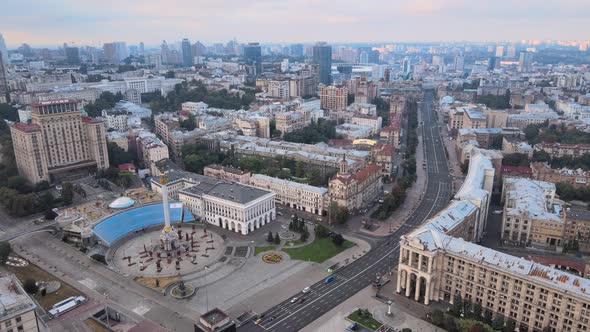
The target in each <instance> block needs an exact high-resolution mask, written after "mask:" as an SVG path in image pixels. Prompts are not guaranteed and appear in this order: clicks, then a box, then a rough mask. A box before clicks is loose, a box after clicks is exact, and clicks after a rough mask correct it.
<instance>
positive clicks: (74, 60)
mask: <svg viewBox="0 0 590 332" xmlns="http://www.w3.org/2000/svg"><path fill="white" fill-rule="evenodd" d="M65 51H66V61H67V63H69V64H72V65H77V64H79V63H80V50H79V49H78V48H77V47H66V49H65Z"/></svg>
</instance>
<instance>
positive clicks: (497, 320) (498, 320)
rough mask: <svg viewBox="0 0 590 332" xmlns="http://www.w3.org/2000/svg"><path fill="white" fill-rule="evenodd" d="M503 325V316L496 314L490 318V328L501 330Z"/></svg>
mask: <svg viewBox="0 0 590 332" xmlns="http://www.w3.org/2000/svg"><path fill="white" fill-rule="evenodd" d="M503 327H504V316H502V315H500V314H497V315H496V317H494V319H493V320H492V328H493V329H494V330H501V329H502V328H503Z"/></svg>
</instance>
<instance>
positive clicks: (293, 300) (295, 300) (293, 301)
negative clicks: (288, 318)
mask: <svg viewBox="0 0 590 332" xmlns="http://www.w3.org/2000/svg"><path fill="white" fill-rule="evenodd" d="M297 300H299V298H297V297H294V298H292V299H291V303H295V302H297Z"/></svg>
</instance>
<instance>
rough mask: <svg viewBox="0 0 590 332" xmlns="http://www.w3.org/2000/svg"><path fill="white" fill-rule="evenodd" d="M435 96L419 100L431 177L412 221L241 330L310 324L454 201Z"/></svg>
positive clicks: (392, 260) (386, 265)
mask: <svg viewBox="0 0 590 332" xmlns="http://www.w3.org/2000/svg"><path fill="white" fill-rule="evenodd" d="M433 99H434V92H433V90H427V91H425V95H424V100H423V102H422V103H420V105H419V110H420V112H421V114H422V117H421V118H422V120H423V124H422V125H421V126H420V128H419V131H420V133H419V134H421V135H422V136H423V138H424V139H423V144H424V147H425V149H424V150H425V151H424V153H425V155H426V164H427V170H428V172H427V174H428V180H427V181H428V182H427V186H426V191H425V194H424V197H423V199H422V200H421V201H420V204H419V205H418V207H417V208H416V210H415V211H414V212H413V213H412V214H411V215H410V217H409V218H408V219H407V221H406V223H405V224H404V225H403V226H402V227H400V228H399V229H398V230H397V231H396V232H394V233H393V234H391V235H390V236H388V237H386V238H383V239H381V240H377V241H376V244H375V245H374V246H373V248H372V249H371V251H369V252H368V253H367V254H366V255H364V256H363V257H361V258H360V259H358V260H356V261H355V262H353V263H351V264H349V265H347V266H345V267H343V268H341V269H339V270H337V271H336V272H335V273H334V281H332V282H331V283H328V284H325V283H324V281H323V280H320V281H318V282H316V283H315V284H313V285H312V286H311V287H310V288H311V291H310V292H308V293H306V294H302V293H301V292H300V293H298V294H293V295H292V297H290V298H288V299H285V300H284V301H282V302H280V303H279V304H277V305H276V306H274V307H273V308H271V309H269V310H268V311H266V312H264V313H262V315H263V316H262V321H261V322H260V324H259V325H256V324H254V323H253V322H249V323H246V324H245V325H242V326H241V327H240V328H239V331H264V330H267V331H298V330H300V329H301V328H303V327H305V326H306V325H308V324H309V323H311V322H313V321H314V320H316V319H317V318H319V317H320V316H322V315H323V314H325V313H327V312H328V311H329V310H330V309H332V308H333V307H335V306H336V305H338V304H339V303H341V302H343V301H344V300H346V299H348V298H349V297H351V296H352V295H354V294H356V293H357V292H359V291H361V290H362V289H363V288H365V287H366V286H367V285H369V284H370V283H371V281H373V279H374V278H375V275H376V274H385V273H386V272H388V271H389V270H390V268H391V267H392V264H396V263H397V260H398V257H399V244H398V243H399V239H400V236H401V235H403V234H406V233H408V232H409V231H410V230H412V229H413V228H415V227H417V226H419V225H420V224H422V223H423V222H424V221H425V220H426V219H428V218H429V217H430V216H432V215H434V214H435V213H437V212H438V211H440V210H441V209H443V208H444V207H445V206H446V205H447V204H448V202H449V200H450V198H451V195H452V184H451V179H452V178H451V176H450V175H449V169H448V165H447V159H446V156H445V152H444V147H443V141H442V139H441V136H440V128H439V125H438V122H437V119H436V115H435V114H434V113H433ZM417 167H422V165H417ZM293 297H304V298H305V301H303V302H302V303H299V302H297V301H296V302H294V303H291V298H293Z"/></svg>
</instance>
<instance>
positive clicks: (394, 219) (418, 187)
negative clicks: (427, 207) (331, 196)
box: [360, 113, 427, 236]
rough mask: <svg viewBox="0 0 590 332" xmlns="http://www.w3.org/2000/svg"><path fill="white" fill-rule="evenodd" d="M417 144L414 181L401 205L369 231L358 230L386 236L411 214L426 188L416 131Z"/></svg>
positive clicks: (403, 222) (422, 154) (421, 145)
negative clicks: (374, 228)
mask: <svg viewBox="0 0 590 332" xmlns="http://www.w3.org/2000/svg"><path fill="white" fill-rule="evenodd" d="M421 118H422V114H420V113H418V122H420V121H421ZM418 134H419V135H418V144H417V146H416V182H414V184H413V185H412V187H410V189H408V190H407V191H406V199H405V200H404V203H403V204H402V206H400V207H398V208H397V210H395V211H394V212H393V214H392V215H391V216H390V217H389V218H388V219H387V220H385V221H383V222H381V223H380V224H379V227H378V228H377V229H376V230H374V231H370V230H367V229H365V228H361V229H360V231H362V232H365V233H367V234H372V235H375V236H387V235H389V234H391V233H393V232H395V231H396V230H398V229H399V228H400V227H401V226H402V225H403V224H405V223H406V219H408V217H409V216H410V214H412V213H413V212H414V211H415V210H416V208H417V207H418V204H419V203H420V200H421V199H422V195H423V194H424V190H425V188H426V184H427V182H426V179H427V176H426V170H425V169H424V168H423V167H422V161H423V160H424V145H423V144H422V139H423V138H422V135H421V133H420V131H418Z"/></svg>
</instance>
